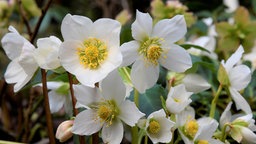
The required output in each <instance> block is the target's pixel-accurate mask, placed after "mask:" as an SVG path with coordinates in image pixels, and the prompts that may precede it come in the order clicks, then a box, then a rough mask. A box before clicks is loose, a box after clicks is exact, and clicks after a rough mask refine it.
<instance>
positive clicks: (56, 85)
mask: <svg viewBox="0 0 256 144" xmlns="http://www.w3.org/2000/svg"><path fill="white" fill-rule="evenodd" d="M61 85H63V82H56V81H50V82H47V88H48V89H50V90H56V89H58V88H59V87H60V86H61ZM39 86H41V87H42V83H40V85H39Z"/></svg>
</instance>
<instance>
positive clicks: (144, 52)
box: [121, 11, 192, 93]
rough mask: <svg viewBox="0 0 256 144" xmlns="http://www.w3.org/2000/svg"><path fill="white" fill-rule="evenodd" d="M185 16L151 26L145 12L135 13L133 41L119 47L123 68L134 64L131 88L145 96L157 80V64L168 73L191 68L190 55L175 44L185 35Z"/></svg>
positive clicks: (150, 19) (178, 16)
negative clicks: (132, 86) (168, 71)
mask: <svg viewBox="0 0 256 144" xmlns="http://www.w3.org/2000/svg"><path fill="white" fill-rule="evenodd" d="M186 32H187V29H186V23H185V20H184V17H183V16H181V15H177V16H175V17H173V18H172V19H164V20H161V21H159V22H158V23H156V24H155V25H154V26H153V20H152V18H151V16H150V15H149V14H148V13H141V12H139V11H137V13H136V20H135V22H134V23H133V24H132V36H133V38H134V39H135V40H133V41H130V42H127V43H124V44H123V45H121V51H122V54H123V57H124V58H123V63H122V66H128V65H130V64H132V63H133V62H134V64H133V66H132V70H131V81H132V83H133V85H134V87H135V88H136V89H137V90H138V91H139V92H140V93H144V92H145V90H146V89H148V88H150V87H152V86H153V85H154V84H155V83H156V81H157V79H158V77H159V64H160V65H162V66H163V67H165V68H167V69H168V70H173V71H175V72H184V71H185V70H187V69H188V68H190V67H191V66H192V61H191V57H190V55H189V54H188V53H187V52H186V50H184V49H183V48H182V47H180V46H178V45H176V44H174V43H175V42H177V41H178V40H180V39H181V38H183V37H184V35H185V34H186Z"/></svg>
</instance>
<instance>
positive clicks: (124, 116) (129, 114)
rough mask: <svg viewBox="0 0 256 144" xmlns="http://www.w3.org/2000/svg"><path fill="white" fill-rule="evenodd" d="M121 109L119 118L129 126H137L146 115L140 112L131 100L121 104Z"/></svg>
mask: <svg viewBox="0 0 256 144" xmlns="http://www.w3.org/2000/svg"><path fill="white" fill-rule="evenodd" d="M119 109H120V114H119V115H118V118H120V119H121V120H122V121H123V122H125V123H126V124H128V125H129V126H135V124H136V123H137V122H138V120H139V119H140V118H141V117H143V116H144V115H145V114H144V113H142V112H140V111H139V109H138V108H137V107H136V105H135V104H134V103H133V102H131V101H129V100H126V101H124V102H123V103H121V104H120V107H119Z"/></svg>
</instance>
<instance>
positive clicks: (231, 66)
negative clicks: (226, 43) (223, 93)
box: [221, 46, 252, 113]
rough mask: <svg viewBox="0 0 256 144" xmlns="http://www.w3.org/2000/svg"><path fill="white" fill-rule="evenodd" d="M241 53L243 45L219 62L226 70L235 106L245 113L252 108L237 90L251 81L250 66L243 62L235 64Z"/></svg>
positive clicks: (249, 111)
mask: <svg viewBox="0 0 256 144" xmlns="http://www.w3.org/2000/svg"><path fill="white" fill-rule="evenodd" d="M243 53H244V49H243V47H242V46H239V48H238V49H237V50H236V52H235V53H234V54H232V55H231V57H230V58H229V59H228V60H227V61H226V62H224V60H222V61H221V64H222V65H223V66H224V68H225V70H226V72H227V75H228V79H229V83H230V85H229V87H228V89H229V91H230V94H231V97H232V98H233V100H234V101H235V103H236V108H237V109H238V110H239V109H242V110H243V111H244V112H246V113H251V112H252V110H251V108H250V105H249V104H248V102H247V101H246V100H245V99H244V97H243V96H242V95H241V94H240V93H239V92H238V91H240V90H242V89H244V88H245V87H246V86H247V85H248V84H249V82H250V81H251V71H250V68H249V67H248V66H246V65H243V64H240V65H236V64H237V63H238V62H239V61H240V59H241V57H242V54H243Z"/></svg>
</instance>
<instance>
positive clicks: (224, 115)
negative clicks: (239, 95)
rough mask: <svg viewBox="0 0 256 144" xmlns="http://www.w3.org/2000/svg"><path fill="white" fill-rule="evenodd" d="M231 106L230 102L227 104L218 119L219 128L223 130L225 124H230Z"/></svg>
mask: <svg viewBox="0 0 256 144" xmlns="http://www.w3.org/2000/svg"><path fill="white" fill-rule="evenodd" d="M231 106H232V102H229V104H228V105H227V107H226V109H225V110H224V112H223V113H222V114H221V117H220V127H221V128H223V127H224V125H225V124H226V123H229V122H231V116H232V115H231V111H230V108H231Z"/></svg>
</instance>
